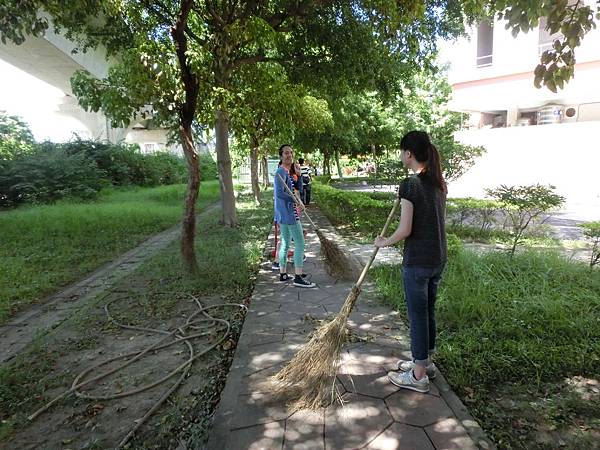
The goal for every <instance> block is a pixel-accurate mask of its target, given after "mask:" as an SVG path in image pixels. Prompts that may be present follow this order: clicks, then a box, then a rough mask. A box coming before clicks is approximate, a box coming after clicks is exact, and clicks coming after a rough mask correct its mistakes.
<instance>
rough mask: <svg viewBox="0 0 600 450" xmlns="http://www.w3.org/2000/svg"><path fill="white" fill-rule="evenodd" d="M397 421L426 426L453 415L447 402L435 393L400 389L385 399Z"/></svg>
mask: <svg viewBox="0 0 600 450" xmlns="http://www.w3.org/2000/svg"><path fill="white" fill-rule="evenodd" d="M385 403H386V404H387V406H388V408H389V410H390V413H391V414H392V417H393V418H394V420H395V421H396V422H400V423H405V424H407V425H414V426H418V427H425V426H428V425H431V424H434V423H436V422H439V421H440V420H443V419H447V418H449V417H452V416H453V413H452V410H451V409H450V408H449V407H448V405H447V404H446V402H445V401H444V400H443V399H441V398H440V397H437V396H435V395H429V394H421V393H418V392H414V391H409V390H406V389H400V390H399V391H398V392H396V393H395V394H392V395H390V396H389V397H388V398H386V399H385Z"/></svg>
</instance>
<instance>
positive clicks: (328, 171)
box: [323, 151, 331, 175]
mask: <svg viewBox="0 0 600 450" xmlns="http://www.w3.org/2000/svg"><path fill="white" fill-rule="evenodd" d="M323 175H331V168H330V167H329V152H328V151H324V152H323Z"/></svg>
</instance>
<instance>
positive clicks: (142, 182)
mask: <svg viewBox="0 0 600 450" xmlns="http://www.w3.org/2000/svg"><path fill="white" fill-rule="evenodd" d="M44 145H46V146H58V147H61V148H64V149H65V151H66V152H67V153H69V154H84V155H86V156H87V157H88V158H90V159H93V160H94V161H95V162H96V164H97V165H98V167H99V168H100V169H102V170H103V171H104V172H105V173H106V176H107V178H108V179H109V181H110V183H111V184H114V185H116V186H122V185H129V184H135V185H138V186H157V185H159V184H174V183H181V182H182V181H183V180H184V179H185V173H186V165H185V161H184V160H183V159H182V158H180V157H178V156H176V155H173V154H171V153H168V152H155V153H150V154H144V153H141V152H140V149H139V147H138V146H137V145H129V144H119V145H116V144H111V143H109V142H95V141H85V140H76V141H72V142H68V143H66V144H52V143H46V144H44Z"/></svg>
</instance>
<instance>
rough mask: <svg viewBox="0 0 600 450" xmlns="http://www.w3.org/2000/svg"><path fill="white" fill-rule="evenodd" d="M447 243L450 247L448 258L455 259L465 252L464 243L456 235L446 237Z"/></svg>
mask: <svg viewBox="0 0 600 450" xmlns="http://www.w3.org/2000/svg"><path fill="white" fill-rule="evenodd" d="M446 243H447V245H448V258H455V257H457V256H459V255H460V254H461V253H462V251H463V243H462V241H461V240H460V238H459V237H458V236H457V235H455V234H451V233H449V234H447V235H446Z"/></svg>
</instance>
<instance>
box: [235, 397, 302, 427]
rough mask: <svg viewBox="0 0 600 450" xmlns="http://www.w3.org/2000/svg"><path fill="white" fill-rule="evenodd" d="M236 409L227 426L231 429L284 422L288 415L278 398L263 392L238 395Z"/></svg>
mask: <svg viewBox="0 0 600 450" xmlns="http://www.w3.org/2000/svg"><path fill="white" fill-rule="evenodd" d="M236 409H237V411H236V412H235V414H234V416H233V418H232V420H231V423H230V425H229V426H230V428H231V429H237V428H246V427H251V426H254V425H260V424H265V423H269V422H275V421H279V420H285V419H286V418H287V417H288V416H289V414H290V413H289V411H288V410H287V407H286V406H285V403H284V402H282V401H281V399H280V398H278V397H275V396H272V395H271V394H270V393H263V392H253V393H252V394H249V395H239V396H238V397H237V401H236Z"/></svg>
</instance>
